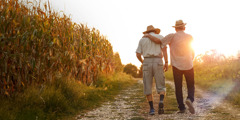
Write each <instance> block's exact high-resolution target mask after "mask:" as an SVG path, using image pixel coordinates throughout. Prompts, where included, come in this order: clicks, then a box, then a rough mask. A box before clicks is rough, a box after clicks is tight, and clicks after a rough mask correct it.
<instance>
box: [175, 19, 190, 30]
mask: <svg viewBox="0 0 240 120" xmlns="http://www.w3.org/2000/svg"><path fill="white" fill-rule="evenodd" d="M186 24H187V23H183V21H182V20H177V21H176V23H175V26H172V27H174V28H179V27H185V25H186Z"/></svg>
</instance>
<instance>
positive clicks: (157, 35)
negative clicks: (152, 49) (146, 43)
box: [151, 34, 163, 39]
mask: <svg viewBox="0 0 240 120" xmlns="http://www.w3.org/2000/svg"><path fill="white" fill-rule="evenodd" d="M151 35H152V36H154V37H157V38H159V39H162V38H163V36H162V35H159V34H151Z"/></svg>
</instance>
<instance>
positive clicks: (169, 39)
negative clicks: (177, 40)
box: [161, 33, 174, 48]
mask: <svg viewBox="0 0 240 120" xmlns="http://www.w3.org/2000/svg"><path fill="white" fill-rule="evenodd" d="M173 37H174V33H172V34H168V35H167V36H165V37H164V38H163V39H161V42H162V48H163V47H165V46H166V45H167V44H169V43H170V42H171V41H172V39H173Z"/></svg>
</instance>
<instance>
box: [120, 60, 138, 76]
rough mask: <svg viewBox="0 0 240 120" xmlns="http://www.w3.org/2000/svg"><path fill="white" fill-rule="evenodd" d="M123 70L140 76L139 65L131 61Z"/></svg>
mask: <svg viewBox="0 0 240 120" xmlns="http://www.w3.org/2000/svg"><path fill="white" fill-rule="evenodd" d="M123 72H125V73H127V74H130V75H132V76H133V77H138V74H137V73H138V68H137V66H135V65H133V64H131V63H129V64H127V65H126V66H125V67H124V68H123Z"/></svg>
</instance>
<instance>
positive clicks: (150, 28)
mask: <svg viewBox="0 0 240 120" xmlns="http://www.w3.org/2000/svg"><path fill="white" fill-rule="evenodd" d="M160 31H161V30H160V29H159V28H154V27H153V26H152V25H149V26H147V30H146V31H144V32H143V34H145V33H149V32H156V33H157V34H159V33H160Z"/></svg>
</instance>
